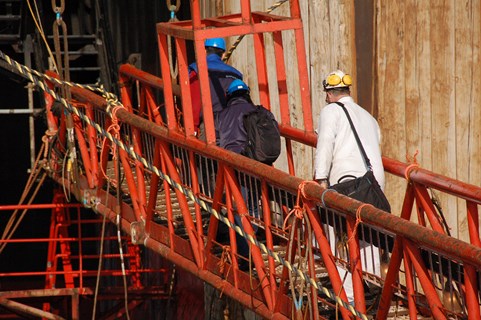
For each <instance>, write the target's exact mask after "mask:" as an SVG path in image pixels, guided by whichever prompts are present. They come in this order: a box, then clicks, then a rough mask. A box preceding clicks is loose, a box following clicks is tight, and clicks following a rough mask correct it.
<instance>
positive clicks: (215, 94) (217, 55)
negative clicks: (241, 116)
mask: <svg viewBox="0 0 481 320" xmlns="http://www.w3.org/2000/svg"><path fill="white" fill-rule="evenodd" d="M204 45H205V50H206V54H207V69H208V71H209V80H210V92H211V99H212V112H213V114H214V121H216V118H217V115H218V113H219V112H220V111H222V109H224V107H225V106H226V97H225V93H226V92H227V89H228V88H229V85H230V84H231V83H232V81H234V80H235V79H239V80H242V73H241V72H240V71H239V70H237V69H236V68H234V67H232V66H230V65H228V64H226V63H224V61H222V55H223V54H224V52H225V50H226V45H225V40H224V39H222V38H212V39H207V40H205V44H204ZM198 73H199V71H198V69H197V63H195V62H194V63H192V64H191V65H189V79H190V86H191V96H192V111H193V116H194V126H195V128H196V130H198V129H199V128H200V127H201V124H202V103H201V99H200V84H199V77H198ZM216 127H217V126H216ZM200 131H201V132H200V134H201V135H202V133H203V132H202V130H200ZM216 136H217V138H218V131H217V129H216Z"/></svg>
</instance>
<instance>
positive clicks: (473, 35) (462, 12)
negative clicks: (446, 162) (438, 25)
mask: <svg viewBox="0 0 481 320" xmlns="http://www.w3.org/2000/svg"><path fill="white" fill-rule="evenodd" d="M479 13H480V6H479V2H478V1H471V0H465V1H457V2H455V17H456V19H455V21H456V24H455V28H456V29H455V30H456V32H455V60H456V63H455V68H456V69H455V77H454V90H455V122H456V135H455V136H456V141H455V144H456V153H455V154H456V163H457V166H456V177H457V178H458V179H460V180H462V181H472V182H473V183H476V184H478V183H479V182H478V181H479V180H472V179H471V177H470V170H467V169H468V168H472V166H471V162H472V161H476V160H477V161H476V162H477V164H478V166H479V164H480V162H479V155H477V153H478V151H475V152H476V153H475V154H471V152H470V151H471V150H472V149H471V147H470V143H472V142H475V143H476V142H477V139H473V138H474V137H471V136H470V134H471V132H472V131H473V127H479V126H478V125H476V124H475V123H473V122H472V120H473V119H472V118H471V116H472V115H473V111H472V109H473V108H474V109H476V110H477V109H479V107H477V108H476V107H475V106H476V104H475V103H473V102H474V101H477V102H478V103H479V98H477V96H479V90H480V89H479V84H480V83H479V79H478V78H479V77H478V74H479V73H478V72H479V67H478V65H479V52H478V51H479V40H480V39H479V29H480V24H479ZM476 71H478V72H476ZM477 119H479V114H478V118H477ZM478 123H479V122H478ZM474 134H476V133H474ZM476 144H477V143H476ZM478 147H479V145H478ZM478 177H479V175H478ZM463 205H464V204H463V202H462V201H459V202H458V206H459V207H461V208H462V207H463ZM456 220H457V222H458V223H457V227H458V234H459V235H463V236H462V238H467V237H466V235H467V219H466V216H465V215H462V216H459V218H458V219H456ZM456 220H454V221H453V219H451V221H450V222H451V223H456ZM450 225H452V224H450Z"/></svg>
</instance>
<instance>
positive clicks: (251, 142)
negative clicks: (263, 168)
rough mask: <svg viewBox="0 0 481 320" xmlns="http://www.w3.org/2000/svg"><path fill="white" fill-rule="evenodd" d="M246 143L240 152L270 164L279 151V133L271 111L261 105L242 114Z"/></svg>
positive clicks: (275, 158)
mask: <svg viewBox="0 0 481 320" xmlns="http://www.w3.org/2000/svg"><path fill="white" fill-rule="evenodd" d="M244 128H245V130H246V132H247V143H246V146H245V149H244V151H243V152H242V154H243V155H244V156H246V157H249V158H251V159H254V160H257V161H260V162H263V163H266V164H269V165H270V164H272V163H273V162H274V161H276V160H277V158H278V157H279V154H280V153H281V134H280V132H279V125H278V124H277V121H276V119H275V118H274V115H273V114H272V112H270V111H269V110H267V109H266V108H264V107H263V106H256V109H255V110H254V111H252V112H249V113H248V114H246V115H244Z"/></svg>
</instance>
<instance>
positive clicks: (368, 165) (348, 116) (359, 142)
mask: <svg viewBox="0 0 481 320" xmlns="http://www.w3.org/2000/svg"><path fill="white" fill-rule="evenodd" d="M335 103H336V104H338V105H340V106H341V107H342V110H344V113H345V114H346V117H347V120H348V121H349V124H350V125H351V129H352V132H353V133H354V137H355V138H356V142H357V145H358V147H359V150H361V154H362V156H363V158H364V161H365V162H366V166H367V169H368V170H369V171H372V165H371V161H370V160H369V158H368V157H367V154H366V151H365V150H364V147H363V146H362V143H361V139H360V138H359V135H358V134H357V131H356V128H355V127H354V123H352V119H351V116H350V115H349V112H348V111H347V109H346V107H345V106H344V103H341V102H338V101H336V102H335Z"/></svg>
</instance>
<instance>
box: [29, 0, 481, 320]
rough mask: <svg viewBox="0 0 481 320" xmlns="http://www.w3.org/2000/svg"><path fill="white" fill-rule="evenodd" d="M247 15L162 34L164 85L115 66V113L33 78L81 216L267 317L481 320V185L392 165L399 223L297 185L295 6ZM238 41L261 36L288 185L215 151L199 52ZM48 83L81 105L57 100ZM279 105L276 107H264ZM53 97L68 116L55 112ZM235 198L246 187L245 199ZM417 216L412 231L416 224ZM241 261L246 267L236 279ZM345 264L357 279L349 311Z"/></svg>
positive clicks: (266, 97)
mask: <svg viewBox="0 0 481 320" xmlns="http://www.w3.org/2000/svg"><path fill="white" fill-rule="evenodd" d="M240 3H241V6H240V8H241V13H240V14H232V15H229V16H225V17H215V18H207V19H200V9H199V8H200V4H199V1H195V0H194V1H191V8H192V16H193V19H192V21H182V22H171V23H159V24H158V25H157V31H158V43H159V53H160V60H161V66H162V78H157V77H155V76H153V75H151V74H147V73H145V72H143V71H141V70H138V69H135V68H134V67H132V66H130V65H123V66H121V68H120V81H121V97H120V100H121V102H122V103H119V102H118V101H117V100H116V99H115V97H113V96H111V95H109V94H107V93H105V92H100V93H101V94H100V95H99V94H98V92H97V93H94V92H91V91H92V90H93V91H101V90H97V89H96V88H88V87H87V88H83V87H81V86H78V85H73V84H68V83H64V82H61V81H58V80H55V79H54V78H52V77H45V76H43V77H39V76H37V75H34V76H32V79H33V80H32V81H34V82H35V84H37V85H38V86H39V87H40V88H42V89H43V90H44V91H45V92H46V100H47V101H48V102H49V103H48V105H47V112H48V120H49V132H48V134H47V141H48V144H49V150H51V152H49V153H48V154H47V156H46V157H45V159H44V161H43V162H42V163H43V168H44V170H46V172H48V173H49V175H50V177H51V178H52V179H54V180H55V181H56V182H57V183H59V184H60V185H62V186H64V187H65V188H67V189H68V190H70V191H71V194H72V195H74V196H75V198H76V199H77V200H78V201H79V202H80V203H81V204H83V205H84V206H87V207H90V208H92V209H93V210H94V211H95V212H97V213H100V214H101V215H103V216H105V217H107V218H109V219H110V220H111V221H112V222H114V223H115V222H116V221H117V219H119V220H118V225H119V226H120V227H121V228H122V230H123V231H124V232H126V233H127V234H129V235H130V237H131V241H132V243H133V244H134V245H139V246H145V247H147V248H150V249H151V250H152V251H154V252H157V253H158V254H160V255H161V256H163V257H165V258H166V259H168V260H170V261H172V262H173V263H175V264H176V265H177V266H179V267H180V268H182V269H185V270H187V271H189V272H191V273H192V274H194V275H195V276H196V277H198V278H200V279H202V280H203V281H205V282H207V283H209V284H211V285H212V286H214V287H216V288H218V289H219V290H222V292H223V293H224V294H226V295H228V296H230V297H231V298H233V299H235V300H237V301H239V302H240V303H242V304H243V305H244V306H246V307H248V308H251V309H252V310H254V311H255V312H256V313H258V314H259V315H261V316H263V317H265V318H269V319H270V318H275V319H289V318H294V317H309V318H311V319H320V318H328V317H329V314H331V313H332V312H333V310H335V309H336V308H338V307H339V308H340V312H341V315H342V317H343V318H344V319H349V318H350V316H351V315H355V316H356V317H359V318H367V315H368V314H369V315H371V316H374V317H375V318H376V319H386V318H388V317H390V309H392V305H393V303H394V304H400V305H401V306H402V308H404V310H405V312H406V316H409V317H410V318H416V317H417V316H418V315H423V316H425V317H433V318H435V319H447V318H450V319H451V318H456V319H465V318H469V319H480V293H479V287H480V277H479V275H480V268H481V249H480V238H479V216H478V204H479V203H480V202H481V189H480V188H478V187H476V186H473V185H468V184H465V183H462V182H460V181H456V180H453V179H450V178H448V177H445V176H442V175H439V174H435V173H432V172H429V171H427V170H424V169H422V168H420V167H419V166H418V165H416V164H406V163H401V162H398V161H396V160H393V159H388V158H384V165H385V169H386V171H387V172H389V173H391V174H393V175H395V176H397V177H399V178H400V179H405V182H406V190H405V197H404V203H403V208H402V211H401V212H399V213H395V214H388V213H386V212H383V211H381V210H377V209H375V208H373V207H372V206H366V205H364V204H362V203H360V202H357V201H355V200H352V199H350V198H347V197H345V196H342V195H339V194H337V193H334V192H329V191H326V190H324V189H322V188H321V187H319V186H318V185H317V184H314V183H310V182H308V181H303V180H302V179H300V178H298V177H296V176H295V172H294V164H295V161H296V159H295V158H294V157H293V153H292V144H293V143H299V144H303V145H305V147H306V148H313V147H314V146H315V142H316V137H315V133H314V132H313V126H312V116H311V106H310V94H309V82H308V78H307V74H308V72H307V66H306V61H305V50H304V38H303V31H302V21H301V17H300V10H299V3H298V1H297V0H292V1H290V15H289V16H288V17H281V16H275V15H271V14H265V13H259V12H251V10H250V4H249V1H246V0H241V2H240ZM286 33H288V34H290V35H291V36H292V37H293V39H294V42H295V44H296V52H297V57H296V58H297V60H296V62H297V66H298V70H299V72H298V79H299V81H298V82H297V85H298V86H299V88H297V90H299V92H301V93H302V99H301V100H302V107H303V127H302V128H295V127H293V126H292V125H291V118H290V112H289V98H288V97H289V94H288V93H289V92H290V91H289V90H293V89H292V88H289V86H288V85H287V83H288V81H287V79H288V76H289V75H288V74H286V68H285V64H286V62H285V60H284V47H285V44H284V41H283V37H284V35H285V34H286ZM240 35H248V36H250V37H252V39H253V40H254V46H255V49H256V50H255V52H256V74H255V76H256V80H257V82H256V83H258V86H259V92H260V94H259V97H260V103H261V104H263V105H264V106H266V107H268V108H271V109H275V108H278V111H279V113H280V118H279V123H280V128H281V132H282V135H283V137H284V142H285V150H286V151H285V153H284V154H283V156H284V157H286V159H287V163H288V168H289V170H288V171H289V172H288V173H286V172H283V171H281V170H278V169H276V168H274V167H270V166H266V165H264V164H259V163H256V162H255V161H252V160H250V159H247V158H245V157H242V156H240V155H237V154H234V153H231V152H228V151H226V150H223V149H220V148H218V147H217V146H215V133H214V122H213V117H212V109H211V105H210V98H209V97H210V93H209V86H208V85H205V83H208V73H207V69H206V56H205V51H204V49H203V43H204V40H205V39H207V38H211V37H213V36H215V37H230V36H240ZM265 36H270V37H272V39H273V52H274V59H275V61H274V60H272V59H273V57H267V49H266V46H267V44H266V42H265V40H264V37H265ZM168 37H172V41H173V43H174V44H175V47H176V52H177V63H178V67H179V79H178V82H175V81H173V80H175V79H171V72H170V64H169V50H168ZM188 41H192V42H193V45H194V48H195V53H196V60H197V63H198V67H199V77H200V80H201V90H202V103H203V112H204V113H203V116H204V119H205V124H206V132H207V141H201V140H199V139H197V138H196V137H195V136H194V130H193V128H194V126H193V120H192V112H191V109H190V106H191V102H190V88H189V85H188V74H187V42H188ZM267 61H269V63H267ZM268 68H275V75H276V84H277V88H278V90H277V91H276V92H272V91H269V86H268V76H267V74H268V72H267V70H268ZM23 72H26V73H30V72H29V71H28V70H26V69H23ZM42 78H43V79H47V80H48V81H47V82H48V83H49V86H50V87H48V86H45V85H44V84H43V82H42V80H43V79H42ZM55 87H58V88H63V90H68V91H69V92H70V94H71V95H72V99H70V100H68V101H67V100H62V99H61V97H59V95H58V94H57V93H56V92H57V90H56V89H55ZM272 95H276V96H277V99H276V101H279V106H276V107H274V106H272V105H271V103H270V101H271V100H273V99H271V97H272ZM52 96H53V97H54V98H55V99H56V100H59V101H61V102H62V103H63V105H64V107H65V109H66V110H67V111H68V112H67V116H66V115H65V114H61V115H59V116H55V115H54V113H52V112H51V111H52V110H51V106H52V104H53V99H52V98H51V97H52ZM159 97H160V98H159ZM68 116H71V117H72V121H68ZM72 141H75V143H73V142H72ZM65 161H66V162H67V164H68V165H67V166H65V167H66V168H67V169H64V162H65ZM241 189H247V190H249V191H248V192H249V196H248V197H247V198H246V199H249V200H247V201H245V200H244V199H245V198H244V197H243V195H242V191H241ZM433 190H435V191H436V192H439V193H443V194H445V195H446V196H450V197H456V198H457V199H459V200H460V201H465V203H466V215H467V217H468V223H469V231H470V243H467V242H463V241H461V240H458V239H455V238H453V237H451V236H450V235H449V233H448V232H447V231H446V230H448V229H446V227H445V226H444V225H443V223H442V219H441V216H440V214H439V211H438V210H437V208H436V207H435V204H434V203H433V201H432V199H431V196H430V192H431V193H432V192H433ZM249 209H250V210H249ZM249 212H251V213H253V212H255V214H250V213H249ZM413 212H415V213H416V214H417V217H418V219H417V220H418V221H417V222H418V223H417V224H416V223H414V222H411V221H410V220H411V214H412V213H413ZM292 213H296V215H293V214H292ZM236 215H238V216H239V217H240V218H241V221H242V226H241V227H239V226H236V225H235V223H234V216H236ZM80 219H81V217H80ZM219 222H220V223H219ZM221 224H226V225H227V226H229V232H228V236H227V241H219V239H218V237H217V233H218V232H217V231H218V228H219V226H220V225H221ZM236 233H237V234H241V235H242V236H243V237H245V238H247V240H248V242H249V243H250V247H251V253H250V255H249V257H243V256H241V255H239V254H238V252H237V251H238V250H237V249H238V248H237V244H238V238H237V237H236ZM335 237H338V238H341V239H342V238H343V237H345V241H341V243H343V245H342V246H336V247H331V246H330V240H332V239H333V238H335ZM366 243H367V244H372V245H366ZM368 256H369V258H366V257H368ZM242 261H245V262H246V263H247V265H248V266H249V267H248V270H247V271H245V270H241V268H239V265H240V264H242V263H241V262H242ZM337 266H340V267H341V268H345V269H347V270H350V271H351V273H349V274H348V275H347V277H348V278H350V280H352V283H353V288H354V304H353V305H350V304H348V303H347V297H346V294H345V291H344V289H343V282H344V280H345V279H343V278H341V276H340V274H339V271H338V268H337ZM369 266H371V267H369ZM372 266H376V267H375V268H374V270H373V268H372ZM376 268H377V269H376ZM367 270H371V271H369V272H368V271H367ZM366 283H367V284H368V285H367V286H366ZM375 288H378V292H379V297H380V299H378V301H375V299H374V300H372V301H370V300H368V298H367V296H369V295H368V294H367V292H366V290H368V289H369V290H370V289H375ZM373 306H374V307H373Z"/></svg>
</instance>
